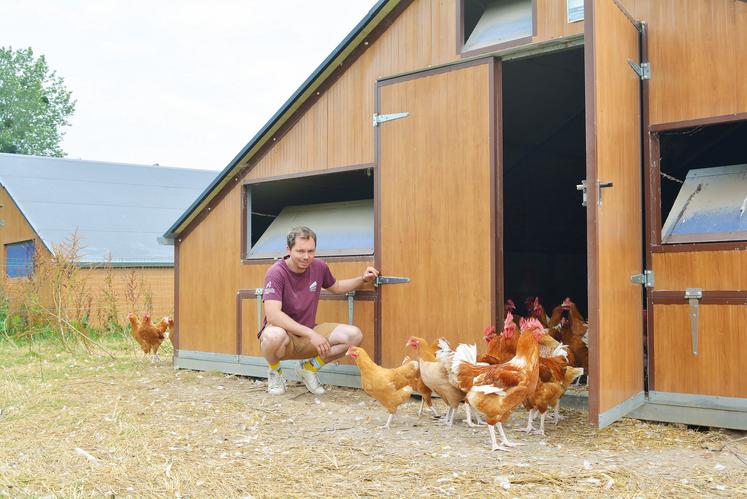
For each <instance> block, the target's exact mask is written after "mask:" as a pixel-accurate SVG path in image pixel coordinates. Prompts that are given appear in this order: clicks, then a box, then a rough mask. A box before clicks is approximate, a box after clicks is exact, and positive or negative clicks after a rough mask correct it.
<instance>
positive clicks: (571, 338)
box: [347, 298, 589, 451]
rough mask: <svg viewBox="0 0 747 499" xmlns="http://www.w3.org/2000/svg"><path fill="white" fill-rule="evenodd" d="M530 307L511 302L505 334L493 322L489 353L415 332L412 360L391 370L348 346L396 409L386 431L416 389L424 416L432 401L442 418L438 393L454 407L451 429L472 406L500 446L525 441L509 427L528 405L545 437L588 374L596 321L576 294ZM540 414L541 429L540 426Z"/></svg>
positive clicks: (371, 390)
mask: <svg viewBox="0 0 747 499" xmlns="http://www.w3.org/2000/svg"><path fill="white" fill-rule="evenodd" d="M526 304H527V305H528V311H529V314H528V316H527V317H518V316H516V315H514V311H515V309H516V307H515V305H514V303H513V301H512V300H507V301H506V316H505V321H504V324H503V331H502V332H500V333H497V332H496V328H495V327H493V326H491V327H488V328H487V329H486V330H485V332H484V339H485V341H486V342H487V351H486V353H484V354H481V355H478V354H477V347H476V345H474V344H472V345H466V344H459V345H457V346H456V348H452V347H451V345H450V344H449V342H448V341H447V340H446V339H444V338H440V339H437V340H435V341H433V342H429V341H427V340H425V339H423V338H418V337H415V336H411V337H410V338H409V339H408V340H407V343H406V345H405V347H406V348H409V349H410V350H412V353H411V355H412V358H410V356H408V357H405V360H404V362H403V363H402V365H401V366H399V367H397V368H393V369H387V368H383V367H381V366H379V365H377V364H375V363H374V362H373V360H371V358H370V357H369V355H368V354H367V353H366V351H365V350H364V349H362V348H360V347H356V346H351V347H350V348H348V352H347V355H348V356H349V357H350V358H351V359H353V360H354V361H355V363H356V365H357V366H358V368H359V370H360V373H361V385H362V388H363V390H364V391H365V392H366V393H368V394H369V395H370V396H372V397H373V398H374V399H376V400H377V401H378V402H379V403H380V404H381V405H382V406H384V408H385V409H386V410H387V411H388V412H389V417H388V419H387V422H386V424H385V425H384V426H382V427H381V428H389V425H390V424H391V422H392V419H393V417H394V414H395V413H396V412H397V408H398V407H399V406H400V405H401V404H402V403H404V402H405V401H407V400H408V399H409V398H410V394H411V393H413V391H417V392H418V393H420V394H421V395H422V402H421V406H420V411H419V412H418V414H419V415H420V414H422V412H423V409H424V407H425V406H427V407H428V408H429V409H430V410H431V412H432V413H433V414H434V416H436V417H438V414H437V411H436V410H435V408H434V407H433V402H432V398H431V397H432V394H433V393H434V392H435V393H436V394H437V395H438V396H439V397H440V398H441V400H443V401H444V402H445V403H446V406H447V407H448V410H447V412H446V414H445V415H444V416H443V417H441V419H440V421H441V422H442V423H443V424H445V425H447V426H452V425H453V423H454V415H455V414H456V412H457V409H458V407H459V406H460V405H464V408H465V411H466V413H467V419H466V420H465V422H466V423H467V425H469V426H475V425H476V424H487V428H488V431H489V434H490V441H491V448H492V450H504V451H507V450H509V449H510V448H511V447H514V446H516V445H521V444H518V443H515V442H511V441H510V440H509V439H508V438H507V436H506V433H505V430H504V428H503V423H505V422H506V421H508V419H509V417H510V416H511V413H512V412H513V411H514V409H515V408H517V407H518V406H520V405H523V406H524V407H525V408H526V409H527V411H528V421H527V426H526V428H523V429H522V430H521V431H525V432H527V433H537V434H541V435H544V434H545V419H546V416H547V413H548V412H551V413H553V415H552V421H553V422H554V424H555V425H557V424H558V421H559V420H560V419H561V417H560V414H559V405H560V397H561V396H562V395H563V393H565V391H566V389H567V388H568V386H569V385H570V384H571V383H572V382H573V381H574V380H578V379H579V378H580V377H581V376H582V375H583V374H587V375H588V357H589V353H588V347H587V341H588V340H587V337H588V336H587V330H588V325H587V323H586V322H585V320H584V318H583V316H582V315H581V314H580V312H579V310H578V308H577V307H576V305H575V304H574V303H573V302H572V301H571V299H570V298H566V299H565V300H564V301H563V303H561V304H560V305H558V306H557V307H555V308H554V309H553V311H552V314H551V315H550V316H548V315H547V314H546V313H545V311H544V309H543V307H542V305H541V304H540V303H539V300H538V299H537V298H532V299H531V300H530V301H528V302H526ZM537 414H539V417H540V421H539V428H535V427H534V418H535V417H536V415H537ZM473 418H474V422H473ZM496 429H497V430H498V435H499V436H500V443H498V440H497V437H496Z"/></svg>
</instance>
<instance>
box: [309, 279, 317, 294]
mask: <svg viewBox="0 0 747 499" xmlns="http://www.w3.org/2000/svg"><path fill="white" fill-rule="evenodd" d="M309 291H311V292H312V293H313V292H314V291H316V281H314V282H312V283H311V286H309Z"/></svg>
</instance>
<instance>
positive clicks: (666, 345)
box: [654, 305, 747, 397]
mask: <svg viewBox="0 0 747 499" xmlns="http://www.w3.org/2000/svg"><path fill="white" fill-rule="evenodd" d="M745 324H747V307H745V306H744V305H700V307H699V318H698V356H694V355H692V340H691V335H690V307H689V305H654V331H655V332H656V333H655V335H654V351H655V352H656V363H655V364H654V365H655V367H654V369H655V372H654V378H655V379H656V386H655V390H656V391H658V392H674V393H690V394H697V395H710V396H721V397H747V383H745V382H744V362H745V359H747V342H746V341H745V329H744V325H745ZM739 325H741V327H740V326H739Z"/></svg>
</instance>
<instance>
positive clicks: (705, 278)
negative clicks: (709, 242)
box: [652, 250, 747, 326]
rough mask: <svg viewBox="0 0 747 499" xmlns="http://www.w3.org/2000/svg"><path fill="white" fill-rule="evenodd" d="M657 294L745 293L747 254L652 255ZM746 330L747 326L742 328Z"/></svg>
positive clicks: (690, 253)
mask: <svg viewBox="0 0 747 499" xmlns="http://www.w3.org/2000/svg"><path fill="white" fill-rule="evenodd" d="M652 256H653V270H654V273H655V276H656V288H655V289H656V290H661V291H664V290H671V291H682V292H683V296H684V291H685V289H687V288H702V289H703V290H704V291H722V290H739V289H747V251H739V250H732V251H699V252H688V253H680V252H677V253H654V254H653V255H652ZM745 325H746V326H747V323H746V324H745Z"/></svg>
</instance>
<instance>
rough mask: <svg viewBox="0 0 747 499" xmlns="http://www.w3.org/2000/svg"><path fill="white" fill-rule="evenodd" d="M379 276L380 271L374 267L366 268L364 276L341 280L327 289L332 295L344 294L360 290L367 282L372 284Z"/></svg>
mask: <svg viewBox="0 0 747 499" xmlns="http://www.w3.org/2000/svg"><path fill="white" fill-rule="evenodd" d="M378 276H379V271H378V270H376V269H375V268H373V267H366V270H365V271H364V272H363V275H360V276H358V277H353V278H351V279H340V280H338V281H335V283H334V284H333V285H332V286H330V287H329V288H327V290H328V291H329V292H330V293H335V294H342V293H347V292H349V291H353V290H355V289H358V288H360V287H361V286H363V285H364V284H366V283H367V282H371V281H372V280H373V279H376V278H377V277H378Z"/></svg>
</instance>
